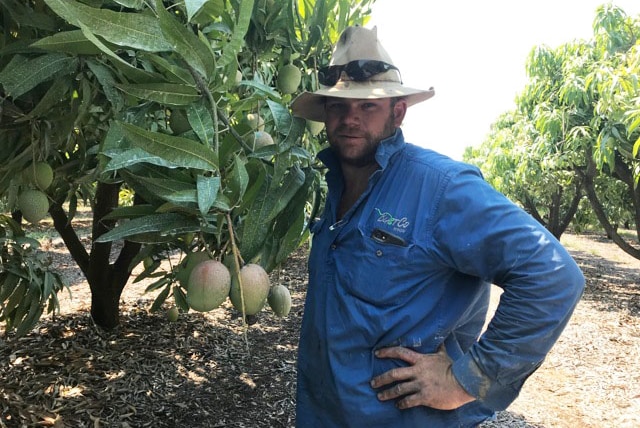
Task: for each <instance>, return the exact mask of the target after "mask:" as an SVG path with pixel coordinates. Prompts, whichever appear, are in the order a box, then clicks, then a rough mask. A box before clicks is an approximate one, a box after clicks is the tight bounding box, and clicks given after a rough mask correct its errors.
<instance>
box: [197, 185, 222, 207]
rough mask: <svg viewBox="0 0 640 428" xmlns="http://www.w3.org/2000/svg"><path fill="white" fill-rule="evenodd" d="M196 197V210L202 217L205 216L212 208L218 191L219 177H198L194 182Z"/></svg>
mask: <svg viewBox="0 0 640 428" xmlns="http://www.w3.org/2000/svg"><path fill="white" fill-rule="evenodd" d="M196 187H197V195H198V209H199V210H200V213H202V215H207V213H208V212H209V209H211V207H212V206H213V203H214V202H215V201H216V198H217V196H218V189H220V177H207V176H204V175H198V178H197V181H196Z"/></svg>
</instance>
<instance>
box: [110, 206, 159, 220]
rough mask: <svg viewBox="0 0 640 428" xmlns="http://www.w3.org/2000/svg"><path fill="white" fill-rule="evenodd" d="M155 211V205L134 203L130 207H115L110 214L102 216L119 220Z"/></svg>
mask: <svg viewBox="0 0 640 428" xmlns="http://www.w3.org/2000/svg"><path fill="white" fill-rule="evenodd" d="M153 213H155V207H154V206H153V205H149V204H145V205H133V206H130V207H118V208H115V209H113V210H112V211H111V212H110V213H109V214H107V215H106V216H104V217H102V218H103V219H104V220H118V219H121V218H134V217H142V216H145V215H151V214H153Z"/></svg>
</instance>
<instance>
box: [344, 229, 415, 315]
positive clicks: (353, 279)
mask: <svg viewBox="0 0 640 428" xmlns="http://www.w3.org/2000/svg"><path fill="white" fill-rule="evenodd" d="M353 233H354V234H357V235H358V236H355V237H354V238H356V239H349V240H347V241H346V242H349V245H347V246H346V248H341V250H342V251H344V252H347V253H348V254H349V256H347V257H344V258H343V257H340V258H339V259H338V260H341V262H342V263H344V264H343V266H342V268H339V269H337V273H338V275H340V276H341V279H340V281H339V283H340V284H341V286H342V287H344V291H345V292H346V293H348V294H349V295H351V296H353V297H355V298H356V299H357V300H359V301H361V302H362V303H365V304H371V305H374V306H378V307H388V306H396V305H399V304H402V303H403V302H404V301H405V300H406V299H408V298H410V294H411V292H412V289H413V288H415V285H416V283H417V282H420V281H421V280H422V279H423V275H422V272H421V270H422V267H421V263H420V259H421V253H422V252H421V251H420V250H419V248H418V247H417V246H416V245H414V244H413V243H412V242H410V241H409V240H407V239H405V238H402V237H400V236H398V235H395V234H393V233H389V232H387V231H384V230H382V229H373V230H367V229H364V228H357V229H355V230H354V231H353Z"/></svg>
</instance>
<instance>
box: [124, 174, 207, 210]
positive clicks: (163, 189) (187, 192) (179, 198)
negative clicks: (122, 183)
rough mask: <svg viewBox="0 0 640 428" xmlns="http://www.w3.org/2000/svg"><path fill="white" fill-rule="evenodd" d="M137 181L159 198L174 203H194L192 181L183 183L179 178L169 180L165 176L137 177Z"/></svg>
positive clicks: (194, 196) (194, 192)
mask: <svg viewBox="0 0 640 428" xmlns="http://www.w3.org/2000/svg"><path fill="white" fill-rule="evenodd" d="M137 180H138V182H139V183H142V184H143V185H144V186H145V187H146V188H147V190H148V191H150V192H152V193H153V194H154V195H156V196H157V197H159V198H160V199H164V200H165V201H168V202H173V203H175V204H184V203H196V202H197V198H196V189H195V186H194V185H193V184H192V183H185V182H184V181H179V180H170V179H166V178H157V177H153V178H147V177H140V176H138V177H137Z"/></svg>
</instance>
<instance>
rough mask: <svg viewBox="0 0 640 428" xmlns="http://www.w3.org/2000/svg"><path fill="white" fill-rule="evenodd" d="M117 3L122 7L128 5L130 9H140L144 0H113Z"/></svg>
mask: <svg viewBox="0 0 640 428" xmlns="http://www.w3.org/2000/svg"><path fill="white" fill-rule="evenodd" d="M113 1H115V2H116V3H118V4H121V5H122V6H124V7H128V8H130V9H142V5H143V4H144V0H113Z"/></svg>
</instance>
